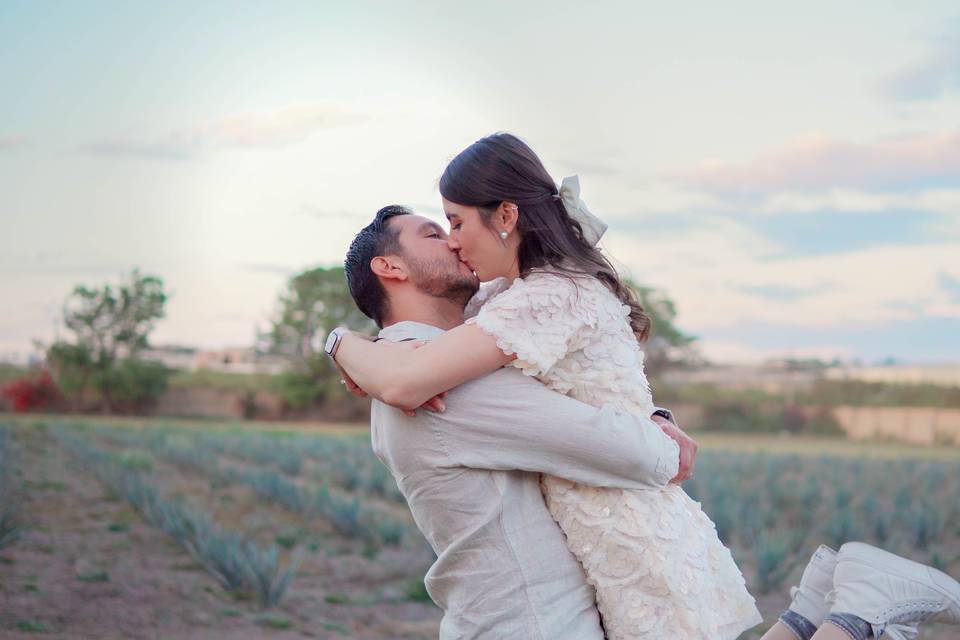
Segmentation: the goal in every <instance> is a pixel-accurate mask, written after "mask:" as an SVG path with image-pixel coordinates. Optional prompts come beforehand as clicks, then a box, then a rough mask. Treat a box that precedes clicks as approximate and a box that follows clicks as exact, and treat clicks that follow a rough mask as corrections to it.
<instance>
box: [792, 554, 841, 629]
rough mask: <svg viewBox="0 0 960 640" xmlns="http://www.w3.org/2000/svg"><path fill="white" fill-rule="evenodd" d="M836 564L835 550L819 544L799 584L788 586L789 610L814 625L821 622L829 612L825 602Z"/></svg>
mask: <svg viewBox="0 0 960 640" xmlns="http://www.w3.org/2000/svg"><path fill="white" fill-rule="evenodd" d="M836 566H837V552H836V551H834V550H833V549H831V548H830V547H828V546H826V545H823V544H822V545H820V546H819V547H818V548H817V550H816V551H814V552H813V555H812V556H811V557H810V562H808V563H807V567H806V569H804V570H803V575H802V576H801V577H800V586H798V587H790V595H791V596H792V597H793V602H791V603H790V607H789V608H790V611H793V612H794V613H799V614H800V615H801V616H803V617H804V618H806V619H807V620H809V621H810V623H811V624H812V625H813V626H814V627H819V626H820V625H821V624H823V619H824V618H826V617H827V614H828V613H829V612H830V605H829V604H828V603H827V602H826V597H827V594H828V593H829V592H830V591H831V590H832V589H833V570H834V568H835V567H836Z"/></svg>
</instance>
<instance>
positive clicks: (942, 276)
mask: <svg viewBox="0 0 960 640" xmlns="http://www.w3.org/2000/svg"><path fill="white" fill-rule="evenodd" d="M937 280H938V281H939V283H940V287H941V288H942V289H943V290H944V291H945V292H946V293H947V295H948V296H950V302H954V303H957V304H960V278H955V277H953V276H951V275H950V274H949V273H944V272H942V271H941V272H940V273H938V274H937Z"/></svg>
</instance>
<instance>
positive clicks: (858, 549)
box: [837, 542, 960, 624]
mask: <svg viewBox="0 0 960 640" xmlns="http://www.w3.org/2000/svg"><path fill="white" fill-rule="evenodd" d="M844 562H856V563H858V564H862V565H866V566H868V567H870V568H872V569H875V570H880V571H884V572H886V573H890V574H893V575H895V576H897V577H899V578H903V579H904V580H910V581H912V582H916V583H919V584H922V585H925V586H928V587H931V588H933V589H934V590H936V591H938V592H940V594H942V595H943V596H944V597H945V598H947V600H948V601H949V602H950V603H951V606H950V607H949V609H952V613H953V618H954V622H953V624H957V623H960V582H957V581H956V580H954V579H953V578H951V577H950V576H948V575H947V574H945V573H944V572H943V571H940V570H938V569H934V568H933V567H928V566H927V565H925V564H920V563H919V562H914V561H913V560H908V559H906V558H903V557H900V556H898V555H895V554H893V553H890V552H889V551H884V550H883V549H878V548H877V547H874V546H871V545H869V544H866V543H864V542H848V543H846V544H845V545H843V546H842V547H840V553H839V554H838V555H837V564H838V565H840V564H843V563H844Z"/></svg>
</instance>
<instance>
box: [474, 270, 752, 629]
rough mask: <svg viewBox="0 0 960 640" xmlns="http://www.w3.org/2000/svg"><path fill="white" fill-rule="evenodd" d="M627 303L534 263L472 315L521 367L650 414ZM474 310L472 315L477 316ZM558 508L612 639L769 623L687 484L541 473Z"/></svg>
mask: <svg viewBox="0 0 960 640" xmlns="http://www.w3.org/2000/svg"><path fill="white" fill-rule="evenodd" d="M629 312H630V310H629V308H628V307H627V306H626V305H623V304H622V303H621V302H620V301H619V300H618V299H617V298H616V296H614V295H613V294H612V293H611V292H610V291H609V290H608V289H607V288H606V287H605V286H604V285H603V283H601V282H600V281H599V280H596V279H595V278H570V277H567V276H565V275H562V274H554V273H549V272H546V271H541V270H536V271H534V272H533V273H531V274H530V275H528V276H527V277H526V278H523V279H517V280H515V281H514V283H513V284H512V285H509V286H508V283H506V281H504V280H498V281H494V282H493V283H491V284H490V285H487V286H485V287H484V288H483V289H481V291H480V292H479V293H478V294H477V296H476V297H475V298H474V300H473V301H471V303H470V304H469V305H468V308H467V315H468V316H471V317H469V319H468V320H467V322H468V323H474V324H476V325H477V326H479V327H480V328H482V329H483V330H484V331H486V332H487V333H488V334H490V335H492V336H493V337H495V338H496V340H497V345H498V346H499V347H500V348H501V349H502V350H503V351H504V352H505V353H507V354H511V353H515V354H517V359H516V360H515V361H514V362H513V364H514V366H516V367H519V368H520V369H522V370H523V372H524V373H525V374H527V375H530V376H536V377H537V378H538V379H539V380H541V381H542V382H543V383H544V384H546V385H547V386H548V387H550V388H552V389H554V390H556V391H559V392H561V393H565V394H567V395H570V396H571V397H574V398H576V399H578V400H581V401H583V402H586V403H588V404H591V405H593V406H601V405H604V404H610V405H611V406H613V407H614V408H615V409H618V410H621V411H630V412H633V413H636V414H639V415H650V414H651V413H652V412H653V409H654V406H653V399H652V397H651V395H650V387H649V385H648V383H647V379H646V376H645V375H644V372H643V351H642V350H641V349H640V346H639V345H638V343H637V340H636V338H635V337H634V335H633V331H632V330H631V328H630V324H629V321H628V316H629ZM474 314H475V315H474ZM541 484H542V488H543V491H544V495H545V497H546V501H547V505H548V507H549V508H550V512H551V513H552V514H553V517H554V518H555V519H556V521H557V523H558V524H559V525H560V527H561V529H563V531H564V533H565V534H566V536H567V545H568V546H569V548H570V550H571V551H572V552H573V554H574V555H575V556H576V557H577V559H578V560H579V561H580V563H581V564H582V565H583V568H584V570H585V572H586V576H587V581H588V582H589V583H590V584H591V585H593V586H594V587H595V588H596V592H597V606H598V608H599V610H600V614H601V616H602V618H603V624H604V628H605V630H606V633H607V637H608V638H610V639H611V640H628V639H629V640H654V639H656V640H662V639H664V638H671V639H676V640H701V639H703V638H711V639H719V640H725V639H728V640H733V639H735V638H737V637H738V636H739V635H740V634H741V633H742V632H743V631H745V630H746V629H749V628H751V627H753V626H755V625H757V624H759V623H760V622H761V617H760V613H759V612H758V611H757V608H756V605H755V602H754V599H753V597H751V596H750V594H749V592H748V591H747V589H746V586H745V583H744V579H743V575H742V574H741V573H740V570H739V569H738V568H737V566H736V564H735V563H734V561H733V557H732V556H731V555H730V551H729V550H728V549H727V548H726V547H724V546H723V543H721V542H720V539H719V537H718V536H717V531H716V527H715V526H714V524H713V522H712V521H711V520H710V519H709V518H708V517H707V515H706V514H705V513H704V512H703V510H702V509H701V508H700V503H699V502H696V501H694V500H693V499H691V498H690V497H689V496H688V495H687V494H686V493H685V492H684V491H683V489H682V488H680V487H678V486H675V485H670V486H668V487H666V488H664V489H650V490H624V489H612V488H595V487H587V486H583V485H578V484H575V483H572V482H569V481H567V480H563V479H560V478H555V477H552V476H544V477H543V479H542V483H541Z"/></svg>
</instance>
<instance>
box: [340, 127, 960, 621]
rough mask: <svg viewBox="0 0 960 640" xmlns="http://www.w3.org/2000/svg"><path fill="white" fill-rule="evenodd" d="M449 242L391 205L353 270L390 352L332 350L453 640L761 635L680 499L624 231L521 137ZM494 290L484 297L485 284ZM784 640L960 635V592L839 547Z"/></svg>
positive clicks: (704, 529) (700, 524)
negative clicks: (615, 230)
mask: <svg viewBox="0 0 960 640" xmlns="http://www.w3.org/2000/svg"><path fill="white" fill-rule="evenodd" d="M439 187H440V194H441V196H442V201H443V210H444V213H445V214H446V218H447V220H448V222H449V230H447V229H444V228H443V227H441V226H440V225H438V224H437V223H435V222H433V221H432V220H430V219H428V218H425V217H422V216H419V215H416V214H414V213H413V212H412V211H410V210H409V209H406V208H404V207H401V206H396V205H393V206H388V207H384V208H383V209H381V210H380V211H378V212H377V214H376V216H375V218H374V220H373V222H371V223H370V224H369V225H368V226H367V227H365V228H364V229H362V230H361V231H360V232H359V233H358V234H357V236H356V238H355V239H354V241H353V243H352V244H351V246H350V248H349V251H348V252H347V257H346V262H345V269H346V277H347V282H348V285H349V288H350V293H351V295H352V296H353V299H354V301H355V302H356V304H357V306H358V307H359V308H360V310H361V311H362V312H363V313H364V314H366V315H367V316H369V317H370V318H372V319H373V320H374V321H375V322H376V324H377V326H378V327H380V328H381V331H380V333H379V336H378V337H377V338H373V339H371V338H370V337H369V336H365V335H363V334H359V333H354V332H351V331H349V330H348V329H346V328H343V327H338V328H337V329H334V330H333V331H332V332H331V333H330V335H329V336H328V338H327V341H326V345H325V349H326V351H327V353H328V354H329V355H330V356H331V357H332V358H333V359H334V361H335V362H336V364H337V366H338V367H339V368H340V372H341V375H342V376H343V379H344V382H345V383H346V384H347V385H348V386H349V388H350V389H351V390H352V391H353V392H355V393H357V394H358V395H367V394H369V395H370V396H372V397H373V399H374V400H373V406H372V412H371V438H372V444H373V449H374V452H375V453H376V454H377V456H378V457H379V458H380V459H381V460H382V461H383V463H384V464H385V465H386V466H387V467H388V468H389V469H390V471H391V473H392V474H393V477H394V479H395V480H396V482H397V484H398V486H399V488H400V491H401V492H402V493H403V495H404V497H405V498H406V500H407V503H408V504H409V506H410V510H411V512H412V514H413V518H414V520H415V521H416V524H417V526H418V527H419V528H420V530H421V531H422V532H423V534H424V536H425V537H426V539H427V540H428V542H429V543H430V545H431V546H432V547H433V549H434V551H435V552H436V554H437V560H436V562H435V563H434V564H433V566H432V567H431V568H430V570H429V571H428V572H427V575H426V577H425V580H424V581H425V585H426V588H427V592H428V593H429V594H430V597H431V598H432V599H433V601H434V602H435V603H436V604H437V605H438V606H439V607H440V608H441V609H443V611H444V616H443V620H442V622H441V625H440V638H441V639H443V640H453V639H454V638H457V639H462V638H504V639H507V638H509V639H518V640H519V639H526V638H531V639H541V640H564V639H569V640H591V639H600V638H609V639H611V640H628V639H630V640H733V639H735V638H737V637H738V636H740V634H741V633H743V632H744V631H746V630H748V629H751V628H753V627H754V626H756V625H758V624H760V623H761V622H762V618H761V616H760V613H759V611H758V610H757V607H756V605H755V601H754V599H753V597H752V596H751V595H750V593H749V592H748V591H747V589H746V586H745V583H744V579H743V575H742V573H741V572H740V570H739V568H738V567H737V565H736V563H735V562H734V559H733V557H732V556H731V554H730V551H729V550H728V549H727V548H726V547H725V546H724V545H723V543H722V542H721V541H720V539H719V537H718V536H717V531H716V528H715V526H714V524H713V522H712V521H711V520H710V518H709V517H708V516H707V515H706V514H705V513H704V512H703V510H702V509H701V506H700V503H698V502H696V501H694V500H693V499H691V498H690V497H689V496H688V495H687V494H686V493H685V492H684V491H683V489H682V487H681V483H682V482H683V481H684V480H686V479H687V478H689V477H690V475H691V474H692V473H693V469H694V465H695V459H696V452H697V447H696V443H695V442H694V441H693V440H692V439H690V438H689V437H688V436H687V435H686V434H685V433H684V432H683V431H682V430H681V429H680V428H679V427H678V426H677V424H676V423H675V421H674V420H673V416H672V414H671V413H670V412H669V411H668V410H665V409H661V408H658V407H656V406H655V404H654V402H653V398H652V396H651V392H650V387H649V385H648V383H647V379H646V376H645V375H644V370H643V361H644V353H643V350H642V344H643V343H644V342H645V341H646V339H647V338H648V336H649V335H650V331H651V322H650V318H649V317H648V316H647V314H646V313H645V312H644V309H643V308H642V307H641V305H640V304H639V303H638V302H637V299H636V297H635V295H634V293H633V291H632V290H631V289H630V287H629V286H628V285H627V284H626V283H625V282H624V280H623V279H622V278H621V277H620V276H619V275H618V273H617V272H616V270H615V269H614V268H613V266H612V265H611V263H610V262H609V261H608V259H607V258H606V257H605V256H604V255H603V253H602V252H601V251H600V249H599V248H598V247H597V243H598V242H599V240H600V237H601V236H602V235H603V233H604V231H605V230H606V225H605V224H604V223H603V222H602V221H600V220H599V219H598V218H596V217H595V216H593V215H592V214H591V213H590V211H589V210H588V209H587V207H586V205H585V204H584V203H583V201H582V200H581V199H580V196H579V182H578V180H577V179H576V178H567V179H565V180H564V181H563V182H562V184H561V185H560V187H559V188H558V187H557V184H556V183H555V182H554V180H553V178H552V177H551V176H550V174H549V173H548V172H547V170H546V169H545V168H544V166H543V163H542V162H541V161H540V159H539V158H538V157H537V155H536V154H535V153H534V152H533V150H532V149H531V148H530V147H529V146H527V145H526V144H525V143H524V142H523V141H521V140H520V139H519V138H517V137H515V136H513V135H510V134H506V133H498V134H494V135H491V136H488V137H486V138H483V139H481V140H478V141H477V142H475V143H474V144H472V145H470V146H469V147H467V148H466V149H465V150H463V151H462V152H461V153H460V154H459V155H457V156H456V157H455V158H454V159H453V160H452V161H451V162H450V163H449V165H448V166H447V167H446V169H445V170H444V172H443V175H442V177H441V178H440V184H439ZM481 282H483V283H485V284H484V285H483V286H482V287H481V286H480V283H481ZM792 593H793V599H792V603H791V605H790V607H789V609H788V610H786V611H785V612H783V614H782V615H781V616H780V617H779V619H778V620H777V621H776V623H774V625H773V626H772V627H771V628H770V629H769V630H768V631H767V633H766V634H765V635H764V636H763V638H764V640H797V639H799V640H811V639H816V640H850V639H851V638H852V639H853V640H866V639H867V638H890V639H891V640H907V639H910V638H915V637H916V636H917V633H918V631H917V628H918V625H919V624H921V623H922V622H925V621H930V620H935V621H940V622H945V623H949V624H960V584H958V583H957V582H956V581H955V580H953V579H952V578H950V577H949V576H947V575H946V574H944V573H942V572H940V571H937V570H935V569H933V568H930V567H926V566H924V565H921V564H918V563H915V562H912V561H910V560H907V559H905V558H901V557H899V556H896V555H894V554H891V553H888V552H886V551H883V550H881V549H877V548H875V547H872V546H870V545H867V544H864V543H859V542H849V543H847V544H845V545H843V546H842V547H841V548H840V549H839V551H834V550H832V549H830V548H828V547H826V546H820V547H819V548H818V549H817V550H816V551H815V552H814V554H813V556H812V557H811V560H810V563H809V564H808V565H807V567H806V569H805V570H804V572H803V575H802V578H801V580H800V584H799V586H798V587H795V588H794V589H793V590H792Z"/></svg>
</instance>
